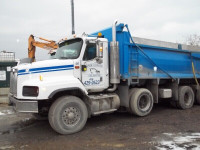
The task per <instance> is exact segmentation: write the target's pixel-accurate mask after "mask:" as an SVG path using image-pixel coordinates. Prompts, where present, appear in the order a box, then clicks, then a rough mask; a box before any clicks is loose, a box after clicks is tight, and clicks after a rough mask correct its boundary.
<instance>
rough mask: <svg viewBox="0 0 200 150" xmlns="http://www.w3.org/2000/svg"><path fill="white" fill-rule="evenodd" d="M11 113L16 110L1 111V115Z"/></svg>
mask: <svg viewBox="0 0 200 150" xmlns="http://www.w3.org/2000/svg"><path fill="white" fill-rule="evenodd" d="M11 114H14V112H13V111H12V110H1V111H0V116H4V115H11Z"/></svg>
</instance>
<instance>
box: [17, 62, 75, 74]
mask: <svg viewBox="0 0 200 150" xmlns="http://www.w3.org/2000/svg"><path fill="white" fill-rule="evenodd" d="M68 67H71V68H72V67H74V62H73V60H71V59H65V60H61V59H51V60H44V61H38V62H33V63H31V64H21V65H18V66H16V67H15V69H17V70H18V74H21V73H29V72H30V71H37V70H38V71H44V72H45V70H48V69H62V68H68Z"/></svg>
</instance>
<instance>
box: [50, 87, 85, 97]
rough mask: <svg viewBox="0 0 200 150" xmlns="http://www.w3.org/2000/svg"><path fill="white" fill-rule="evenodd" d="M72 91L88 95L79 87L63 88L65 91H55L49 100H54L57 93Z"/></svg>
mask: <svg viewBox="0 0 200 150" xmlns="http://www.w3.org/2000/svg"><path fill="white" fill-rule="evenodd" d="M71 90H79V91H81V93H82V94H83V95H87V93H85V91H83V90H82V89H80V88H77V87H74V88H63V89H58V90H55V91H53V92H52V93H51V94H50V95H49V97H48V98H49V99H52V98H53V97H54V96H55V95H56V94H57V93H59V92H64V91H71Z"/></svg>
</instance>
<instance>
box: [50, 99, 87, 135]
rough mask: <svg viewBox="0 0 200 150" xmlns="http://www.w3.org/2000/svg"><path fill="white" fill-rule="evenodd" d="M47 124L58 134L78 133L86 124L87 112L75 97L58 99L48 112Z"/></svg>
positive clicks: (81, 102)
mask: <svg viewBox="0 0 200 150" xmlns="http://www.w3.org/2000/svg"><path fill="white" fill-rule="evenodd" d="M48 118H49V123H50V125H51V127H52V128H53V129H54V130H55V131H56V132H58V133H60V134H72V133H76V132H79V131H80V130H81V129H82V128H83V127H84V126H85V124H86V121H87V118H88V110H87V107H86V105H85V103H84V102H83V101H82V100H81V99H79V98H78V97H75V96H64V97H60V98H58V99H57V100H56V101H55V102H54V103H53V104H52V106H51V108H50V110H49V115H48Z"/></svg>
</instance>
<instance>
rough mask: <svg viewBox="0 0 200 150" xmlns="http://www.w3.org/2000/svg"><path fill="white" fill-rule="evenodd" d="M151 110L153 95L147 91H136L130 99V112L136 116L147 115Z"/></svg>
mask: <svg viewBox="0 0 200 150" xmlns="http://www.w3.org/2000/svg"><path fill="white" fill-rule="evenodd" d="M152 108H153V95H152V94H151V92H150V91H149V90H147V89H136V90H135V91H134V92H133V93H132V96H131V99H130V110H131V112H132V113H133V114H135V115H137V116H140V117H142V116H146V115H148V114H149V113H150V112H151V110H152Z"/></svg>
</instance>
